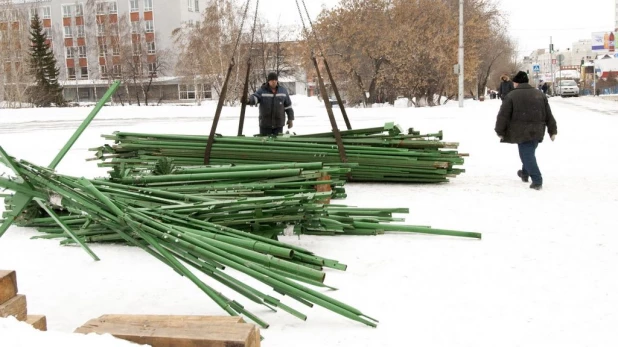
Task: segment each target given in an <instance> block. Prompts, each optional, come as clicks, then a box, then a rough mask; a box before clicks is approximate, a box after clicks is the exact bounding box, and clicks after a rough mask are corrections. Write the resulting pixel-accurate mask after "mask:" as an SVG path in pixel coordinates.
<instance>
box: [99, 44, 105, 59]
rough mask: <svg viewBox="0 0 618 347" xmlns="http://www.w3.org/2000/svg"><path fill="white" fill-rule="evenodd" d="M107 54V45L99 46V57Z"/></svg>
mask: <svg viewBox="0 0 618 347" xmlns="http://www.w3.org/2000/svg"><path fill="white" fill-rule="evenodd" d="M106 54H107V45H106V44H104V43H102V44H100V45H99V57H104V56H105V55H106Z"/></svg>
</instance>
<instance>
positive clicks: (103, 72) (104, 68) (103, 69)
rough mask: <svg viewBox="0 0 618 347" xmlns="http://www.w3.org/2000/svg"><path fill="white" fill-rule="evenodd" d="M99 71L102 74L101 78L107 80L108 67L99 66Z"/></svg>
mask: <svg viewBox="0 0 618 347" xmlns="http://www.w3.org/2000/svg"><path fill="white" fill-rule="evenodd" d="M99 70H100V72H101V78H107V66H105V65H99Z"/></svg>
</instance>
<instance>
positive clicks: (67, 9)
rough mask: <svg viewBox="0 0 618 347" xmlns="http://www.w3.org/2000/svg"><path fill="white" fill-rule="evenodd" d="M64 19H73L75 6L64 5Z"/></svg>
mask: <svg viewBox="0 0 618 347" xmlns="http://www.w3.org/2000/svg"><path fill="white" fill-rule="evenodd" d="M62 17H63V18H71V17H73V5H62Z"/></svg>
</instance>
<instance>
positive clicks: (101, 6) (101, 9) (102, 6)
mask: <svg viewBox="0 0 618 347" xmlns="http://www.w3.org/2000/svg"><path fill="white" fill-rule="evenodd" d="M105 5H106V4H105V3H104V2H99V3H98V4H97V14H105Z"/></svg>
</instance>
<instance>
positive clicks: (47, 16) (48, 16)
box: [41, 6, 51, 19]
mask: <svg viewBox="0 0 618 347" xmlns="http://www.w3.org/2000/svg"><path fill="white" fill-rule="evenodd" d="M41 9H42V10H43V19H51V7H50V6H45V7H41Z"/></svg>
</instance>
